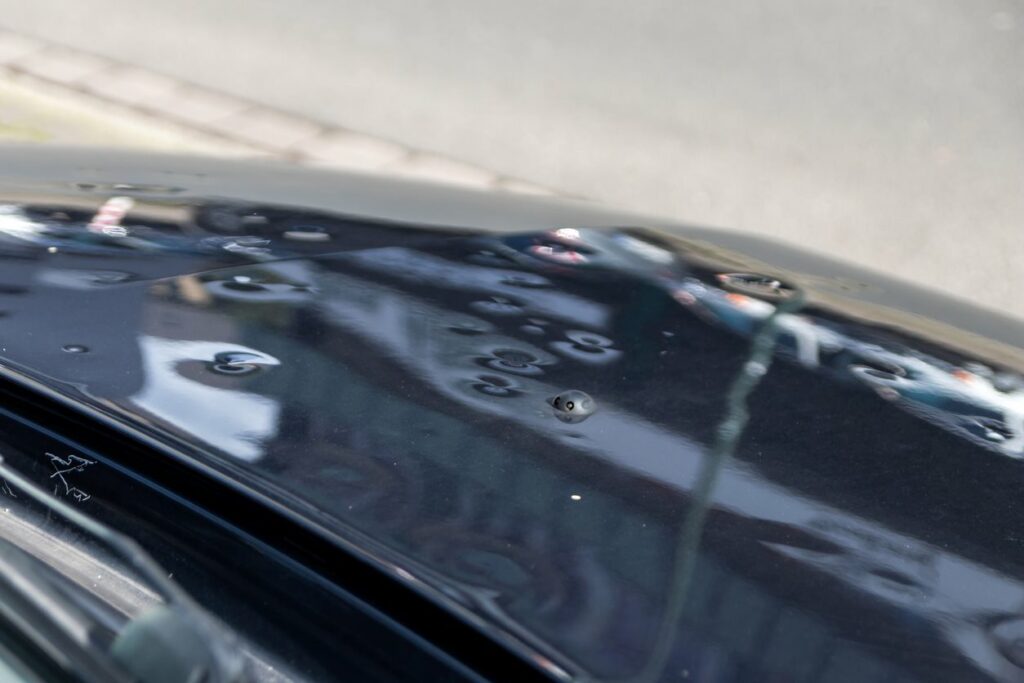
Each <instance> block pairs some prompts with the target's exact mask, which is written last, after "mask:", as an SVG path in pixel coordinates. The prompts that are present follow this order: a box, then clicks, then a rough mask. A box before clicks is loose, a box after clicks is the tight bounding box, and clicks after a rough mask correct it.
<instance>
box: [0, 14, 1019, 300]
mask: <svg viewBox="0 0 1024 683" xmlns="http://www.w3.org/2000/svg"><path fill="white" fill-rule="evenodd" d="M0 10H2V14H0V17H2V19H0V24H3V25H5V26H6V27H8V28H11V29H13V30H16V31H21V32H24V33H26V34H29V35H36V36H41V37H45V38H47V39H49V40H52V41H55V42H60V43H64V44H68V45H71V46H74V47H77V48H80V49H84V50H90V51H93V52H95V53H98V54H101V55H104V56H107V57H111V58H114V59H119V60H122V61H125V62H128V63H132V64H138V65H141V66H145V67H148V68H151V69H154V70H156V71H160V72H163V73H167V74H168V75H172V76H175V77H178V78H183V79H187V80H190V81H193V82H197V83H200V84H202V85H206V86H209V87H212V88H216V89H219V90H222V91H225V92H229V93H232V94H235V95H240V96H244V97H247V98H250V99H252V100H255V101H258V102H260V103H263V104H269V105H272V106H276V107H280V108H282V109H285V110H288V111H292V112H296V113H300V114H303V115H306V116H309V117H312V118H315V119H317V120H320V121H324V122H327V123H331V124H337V125H341V126H345V127H347V128H351V129H354V130H358V131H364V132H366V133H371V134H375V135H379V136H382V137H384V138H389V139H393V140H395V141H398V142H401V143H403V144H406V145H410V146H415V147H417V148H425V149H428V150H430V151H434V152H438V153H440V154H444V155H447V156H450V157H454V158H456V159H461V160H463V161H466V162H470V163H473V164H477V165H479V166H482V167H484V168H488V169H491V170H494V171H496V172H498V173H503V174H507V175H510V176H513V177H518V178H524V179H528V180H530V181H533V182H536V183H539V184H542V185H546V186H550V187H554V188H556V189H558V190H561V191H564V192H568V193H574V194H579V195H583V196H587V197H593V198H597V199H599V200H601V201H603V202H605V203H608V204H612V205H617V206H621V207H624V208H631V209H638V210H642V211H646V212H649V213H655V214H662V215H666V216H671V217H673V218H676V219H682V220H689V221H692V222H696V223H702V224H707V225H715V226H722V227H727V228H732V229H741V230H747V231H752V232H757V233H761V234H768V235H774V236H778V237H782V238H784V239H786V240H789V241H792V242H797V243H799V244H802V245H804V246H806V247H810V248H812V249H815V250H819V251H823V252H827V253H830V254H833V255H836V256H840V257H843V258H846V259H849V260H853V261H855V262H858V263H861V264H865V265H868V266H871V267H874V268H876V269H881V270H886V271H888V272H890V273H892V274H895V275H898V276H901V277H904V278H907V279H910V280H914V281H917V282H919V283H924V284H927V285H929V286H932V287H936V288H939V289H942V290H944V291H946V292H948V293H951V294H953V295H955V296H959V297H962V298H966V299H970V300H973V301H976V302H979V303H982V304H984V305H987V306H990V307H994V308H999V309H1002V310H1004V311H1007V312H1010V313H1013V314H1015V315H1018V316H1022V317H1024V297H1022V296H1021V292H1024V268H1022V267H1021V266H1020V263H1019V259H1020V257H1021V255H1022V254H1024V4H1022V3H1021V2H1019V1H1013V0H970V1H968V0H963V1H961V2H950V1H948V0H947V1H941V0H905V1H903V2H899V3H893V2H887V3H882V2H859V3H849V2H843V1H842V0H779V1H777V2H773V3H758V2H740V1H738V0H725V1H722V2H703V3H679V2H662V3H659V2H653V1H651V0H636V1H634V2H630V3H624V2H595V1H589V0H564V1H562V2H557V3H552V2H545V1H544V0H522V1H521V2H514V3H508V2H498V1H497V0H476V1H474V2H470V1H468V0H434V1H433V2H430V3H412V2H408V0H376V1H375V2H372V3H361V2H355V1H354V0H332V1H331V2H327V1H326V0H291V1H290V2H287V3H285V2H279V1H278V0H245V1H243V0H220V1H219V2H215V3H213V2H206V1H205V0H178V1H177V2H173V3H171V2H154V1H152V0H150V1H147V2H143V3H134V4H131V5H125V4H124V3H122V2H117V1H115V0H90V2H87V3H86V2H80V0H33V2H31V3H26V2H22V1H20V0H0Z"/></svg>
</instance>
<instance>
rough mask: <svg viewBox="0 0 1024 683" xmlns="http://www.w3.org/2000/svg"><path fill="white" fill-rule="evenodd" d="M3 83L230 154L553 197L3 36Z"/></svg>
mask: <svg viewBox="0 0 1024 683" xmlns="http://www.w3.org/2000/svg"><path fill="white" fill-rule="evenodd" d="M0 77H5V78H8V79H11V80H14V81H18V82H21V83H24V84H26V85H29V86H33V87H40V88H45V89H47V90H48V91H49V92H50V93H51V94H54V93H56V94H60V95H62V96H65V97H73V98H75V99H76V101H77V103H78V104H81V103H82V102H83V101H85V102H87V103H91V104H93V105H95V106H96V107H100V108H102V109H103V111H104V115H107V116H112V117H114V118H116V117H117V116H125V117H134V118H136V119H138V117H144V118H146V119H148V120H151V121H157V122H159V123H161V124H163V125H166V126H172V127H174V128H176V129H178V130H179V131H181V132H184V133H185V134H186V135H187V136H189V137H194V138H197V139H200V140H205V141H212V142H214V143H215V145H214V146H215V147H217V148H220V149H223V151H224V152H225V153H231V154H243V155H256V156H271V157H277V158H282V159H287V160H291V161H295V162H298V163H303V164H310V165H318V166H326V167H332V168H339V169H345V170H353V171H361V172H371V173H379V174H387V175H395V176H402V177H408V178H419V179H423V180H429V181H433V182H439V183H446V184H451V185H459V186H462V187H472V188H478V189H489V190H501V191H505V192H516V193H522V194H538V195H554V194H556V193H555V192H554V191H552V190H549V189H547V188H544V187H541V186H539V185H534V184H532V183H528V182H526V181H522V180H518V179H514V178H507V177H503V176H501V175H499V174H496V173H493V172H491V171H488V170H486V169H482V168H478V167H476V166H472V165H470V164H465V163H462V162H460V161H457V160H455V159H449V158H446V157H442V156H438V155H435V154H432V153H430V152H426V151H424V150H417V149H412V148H409V147H406V146H404V145H401V144H399V143H396V142H392V141H389V140H384V139H381V138H377V137H374V136H370V135H365V134H362V133H359V132H357V131H352V130H346V129H343V128H338V127H336V126H329V125H323V124H321V123H319V122H317V121H311V120H308V119H305V118H302V117H298V116H295V115H292V114H289V113H287V112H283V111H279V110H275V109H271V108H268V107H264V106H262V105H259V104H255V103H253V102H248V101H246V100H243V99H239V98H235V97H231V96H228V95H224V94H222V93H219V92H214V91H212V90H209V89H206V88H203V87H200V86H197V85H194V84H191V83H187V82H184V81H179V80H177V79H174V78H170V77H168V76H165V75H162V74H158V73H154V72H151V71H148V70H145V69H140V68H138V67H135V66H131V65H128V64H122V63H118V62H114V61H112V60H109V59H105V58H102V57H98V56H96V55H92V54H89V53H86V52H82V51H80V50H74V49H71V48H67V47H64V46H60V45H54V44H50V43H47V42H44V41H41V40H38V39H35V38H31V37H28V36H24V35H21V34H18V33H15V32H12V31H8V30H5V29H0Z"/></svg>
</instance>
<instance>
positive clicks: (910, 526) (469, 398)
mask: <svg viewBox="0 0 1024 683" xmlns="http://www.w3.org/2000/svg"><path fill="white" fill-rule="evenodd" d="M11 154H12V155H11V159H10V163H8V164H7V165H6V166H5V168H4V169H3V171H2V172H0V315H2V316H3V317H2V318H0V362H2V364H3V367H4V371H5V372H6V373H7V374H8V375H9V376H11V377H15V378H17V379H19V381H26V382H32V383H35V385H37V386H38V385H42V386H45V387H47V388H48V389H50V390H53V391H56V392H59V393H60V394H61V395H63V396H65V397H69V398H71V399H73V400H74V401H76V402H77V403H78V404H80V405H83V406H88V407H90V408H91V409H92V410H97V411H101V412H102V413H103V414H104V415H106V416H108V417H110V418H112V419H114V420H116V421H118V422H119V423H121V424H126V425H130V426H132V427H133V428H134V429H137V430H140V431H142V432H144V433H145V434H147V435H149V436H151V437H153V438H156V439H158V440H160V441H162V442H164V443H165V444H168V445H169V446H171V447H172V448H176V449H178V450H179V451H180V452H181V453H184V454H187V455H188V457H190V458H196V459H198V460H201V461H202V462H203V463H204V464H205V465H207V466H210V467H213V468H216V469H219V470H221V471H223V472H226V473H229V474H230V475H231V476H232V477H236V478H238V479H239V480H243V481H245V482H246V484H247V485H249V486H251V487H253V488H254V490H259V491H261V492H263V493H266V494H267V495H270V496H272V497H274V498H275V499H276V500H278V501H280V502H282V503H284V504H285V505H287V506H289V507H290V508H291V509H292V510H294V511H296V512H297V513H299V514H302V515H304V516H306V517H307V518H308V519H310V520H313V521H315V522H316V523H317V524H320V525H322V528H323V529H324V530H325V532H326V533H330V534H333V535H335V536H336V538H337V539H338V541H339V542H340V543H345V544H347V545H348V546H350V547H354V548H356V549H357V551H359V552H363V553H365V554H366V556H367V557H368V558H370V559H371V560H372V561H374V562H376V563H378V564H379V566H381V567H383V568H386V569H387V570H388V571H391V572H392V573H394V574H395V575H396V576H397V577H399V578H400V580H403V581H407V582H409V583H410V584H412V585H414V586H416V587H418V588H419V589H421V590H423V591H425V592H426V593H428V594H429V595H430V596H432V597H433V598H434V599H436V600H438V601H440V602H442V603H443V604H445V605H448V606H450V607H451V608H452V609H453V610H455V611H457V612H459V613H462V614H465V615H468V616H469V617H471V618H472V619H474V620H476V621H477V623H479V624H480V625H481V628H484V629H487V630H489V631H490V632H491V633H493V634H495V635H496V637H499V638H501V639H502V640H503V642H507V643H509V644H511V645H512V646H513V647H516V648H519V649H520V650H521V651H522V652H525V653H527V654H528V655H529V656H531V657H533V658H534V659H535V661H538V662H539V663H540V664H541V665H542V666H544V667H545V668H547V669H548V670H549V671H550V672H552V673H553V674H555V675H565V676H591V677H595V678H598V679H602V680H624V679H628V680H634V679H635V680H659V679H665V680H669V679H671V680H677V679H678V678H679V677H681V676H682V677H683V678H686V677H689V678H690V679H691V680H703V681H727V680H728V681H733V680H751V681H755V680H756V681H775V680H779V681H782V680H786V681H791V680H794V681H795V680H799V681H804V680H806V681H811V680H813V681H832V680H835V681H839V680H858V681H868V680H886V681H904V680H907V681H910V680H920V681H943V680H949V681H954V680H955V681H963V680H999V681H1015V680H1021V679H1022V676H1024V668H1022V667H1024V650H1022V649H1021V645H1020V643H1021V642H1022V638H1024V611H1022V610H1024V562H1022V560H1024V551H1022V548H1024V546H1022V542H1021V541H1022V536H1021V533H1022V532H1021V531H1020V530H1021V529H1022V528H1024V507H1022V506H1020V505H1019V499H1020V491H1021V490H1024V469H1022V467H1024V462H1021V459H1022V458H1024V380H1022V375H1021V371H1022V369H1024V349H1022V341H1024V326H1022V325H1021V323H1020V322H1019V321H1014V320H1009V319H1005V318H1001V317H999V316H998V315H995V314H992V313H988V312H985V311H981V310H978V309H976V308H973V307H971V306H969V305H967V304H964V303H960V302H951V301H948V300H945V299H941V298H938V297H936V296H934V295H932V294H931V293H929V292H925V291H922V290H918V289H914V288H911V287H907V286H905V285H901V284H899V283H897V282H895V281H893V280H890V279H888V278H885V277H882V276H877V275H872V274H868V273H865V272H861V271H858V270H857V269H854V268H852V267H849V266H846V265H843V264H839V263H836V262H833V261H829V260H827V259H822V258H818V257H815V256H812V255H809V254H806V253H803V252H800V251H798V250H791V249H788V248H785V247H781V246H779V245H776V244H774V243H771V242H766V241H763V240H759V239H755V238H748V237H743V236H739V235H734V234H730V233H722V232H716V231H709V230H702V229H696V228H689V227H685V226H678V225H672V224H667V223H664V222H660V221H651V220H646V219H640V218H637V217H634V216H626V215H620V214H614V213H610V212H603V211H600V210H598V209H595V208H592V207H588V206H584V205H576V204H569V203H558V202H553V201H546V200H527V199H524V198H519V197H511V196H498V197H492V196H487V195H477V194H473V193H462V192H456V191H448V190H443V189H437V188H428V187H423V186H418V185H404V184H398V183H389V182H385V181H379V180H373V179H367V178H358V177H344V176H335V175H330V174H326V173H315V172H312V171H300V170H289V169H284V168H280V167H274V166H270V165H267V166H262V165H254V164H250V165H246V166H242V165H233V164H230V163H227V162H210V161H196V160H179V159H167V158H162V157H143V156H131V155H107V156H101V155H96V154H86V153H63V154H53V153H50V154H41V153H36V152H17V153H15V152H12V153H11ZM581 397H585V398H586V399H587V401H588V402H587V403H586V404H584V403H582V402H581ZM568 402H572V403H573V406H572V407H571V408H568V407H567V405H568ZM86 504H87V503H86ZM851 672H856V673H855V674H852V673H851ZM851 675H853V678H849V676H851ZM844 676H845V678H844Z"/></svg>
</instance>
